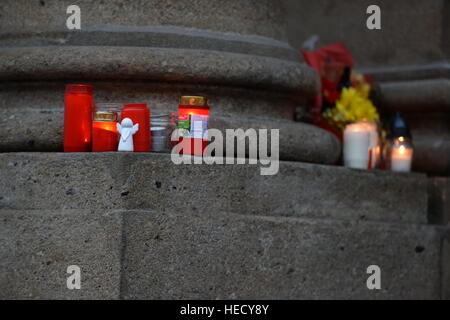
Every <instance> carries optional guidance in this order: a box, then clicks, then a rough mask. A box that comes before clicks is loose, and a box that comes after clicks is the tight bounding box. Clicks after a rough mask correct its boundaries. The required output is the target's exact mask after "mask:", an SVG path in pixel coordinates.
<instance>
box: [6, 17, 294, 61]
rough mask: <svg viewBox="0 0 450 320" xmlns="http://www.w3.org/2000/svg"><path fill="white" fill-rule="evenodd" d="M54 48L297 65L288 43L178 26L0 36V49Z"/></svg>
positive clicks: (84, 28)
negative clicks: (209, 55) (217, 55)
mask: <svg viewBox="0 0 450 320" xmlns="http://www.w3.org/2000/svg"><path fill="white" fill-rule="evenodd" d="M52 45H53V46H55V45H57V46H62V45H64V46H110V47H152V48H179V49H200V50H214V51H225V52H233V53H242V54H252V55H258V56H267V57H273V58H280V59H285V60H292V61H298V53H297V52H296V51H294V50H292V48H291V47H290V46H289V45H288V44H286V43H285V42H281V41H278V40H274V39H271V38H266V37H261V36H248V35H240V34H235V33H225V34H224V33H221V32H213V31H209V30H200V29H192V28H190V29H186V28H182V27H177V26H163V27H162V26H148V27H125V26H111V27H95V28H92V27H87V28H86V27H83V30H82V32H74V31H59V32H56V31H53V32H43V31H41V32H35V33H20V34H18V33H15V32H12V33H0V47H2V46H4V47H20V46H25V47H30V46H33V47H36V46H52Z"/></svg>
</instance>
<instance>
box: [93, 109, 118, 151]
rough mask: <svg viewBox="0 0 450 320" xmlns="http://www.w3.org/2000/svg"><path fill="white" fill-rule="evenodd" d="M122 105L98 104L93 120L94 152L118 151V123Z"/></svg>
mask: <svg viewBox="0 0 450 320" xmlns="http://www.w3.org/2000/svg"><path fill="white" fill-rule="evenodd" d="M119 110H120V105H117V104H97V105H96V106H95V110H94V116H93V120H92V151H93V152H108V151H117V146H118V141H119V133H118V131H117V122H118V119H119V113H118V112H119Z"/></svg>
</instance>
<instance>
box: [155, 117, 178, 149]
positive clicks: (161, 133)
mask: <svg viewBox="0 0 450 320" xmlns="http://www.w3.org/2000/svg"><path fill="white" fill-rule="evenodd" d="M174 129H175V119H174V114H173V113H167V114H156V115H152V118H151V121H150V131H151V140H152V144H151V145H152V149H151V150H152V151H154V152H170V149H171V140H170V139H171V136H172V132H173V130H174Z"/></svg>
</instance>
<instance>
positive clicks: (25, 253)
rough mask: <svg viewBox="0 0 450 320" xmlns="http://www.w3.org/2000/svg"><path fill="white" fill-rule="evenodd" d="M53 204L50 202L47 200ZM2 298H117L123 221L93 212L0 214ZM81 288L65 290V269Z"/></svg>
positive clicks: (13, 212)
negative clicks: (75, 270) (76, 272)
mask: <svg viewBox="0 0 450 320" xmlns="http://www.w3.org/2000/svg"><path fill="white" fill-rule="evenodd" d="M47 201H52V199H47ZM0 220H1V223H0V243H1V246H0V269H1V272H0V286H1V288H2V289H1V290H0V298H1V299H117V298H119V295H120V268H121V261H120V259H121V241H122V233H121V232H122V218H121V214H120V213H115V212H112V211H94V210H64V209H59V210H0ZM70 265H78V266H79V267H80V269H81V289H80V290H69V289H68V288H67V283H66V282H67V277H69V276H70V274H68V273H67V267H68V266H70Z"/></svg>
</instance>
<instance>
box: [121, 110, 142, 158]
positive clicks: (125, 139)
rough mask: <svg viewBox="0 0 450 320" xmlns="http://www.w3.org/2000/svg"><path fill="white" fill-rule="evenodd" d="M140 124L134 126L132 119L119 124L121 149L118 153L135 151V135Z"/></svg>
mask: <svg viewBox="0 0 450 320" xmlns="http://www.w3.org/2000/svg"><path fill="white" fill-rule="evenodd" d="M138 130H139V123H136V124H135V125H134V126H133V121H131V119H130V118H125V119H123V120H122V124H120V123H117V131H119V134H120V141H119V148H118V149H117V150H118V151H131V152H133V151H134V146H133V135H134V134H135V133H136V132H138Z"/></svg>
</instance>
